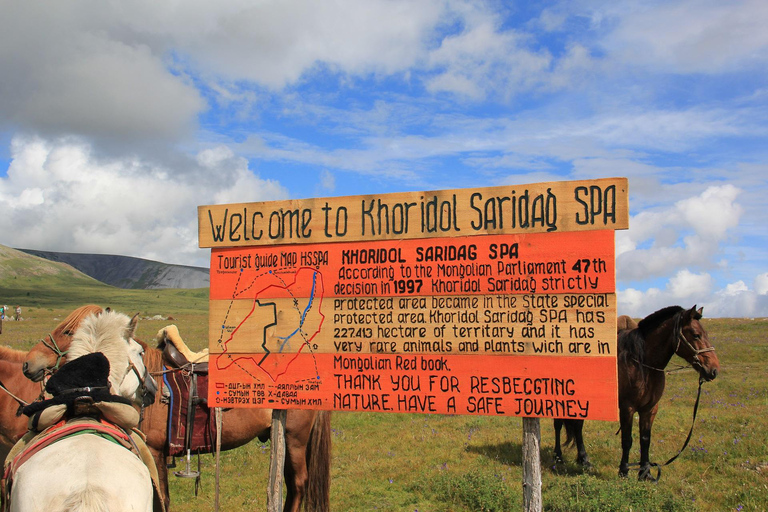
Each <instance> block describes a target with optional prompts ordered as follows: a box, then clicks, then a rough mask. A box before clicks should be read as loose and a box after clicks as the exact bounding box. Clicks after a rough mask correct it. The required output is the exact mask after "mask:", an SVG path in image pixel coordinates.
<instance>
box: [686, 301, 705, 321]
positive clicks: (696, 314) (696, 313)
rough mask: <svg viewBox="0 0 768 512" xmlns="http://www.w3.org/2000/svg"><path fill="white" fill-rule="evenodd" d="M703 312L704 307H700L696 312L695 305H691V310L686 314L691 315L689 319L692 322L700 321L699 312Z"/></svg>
mask: <svg viewBox="0 0 768 512" xmlns="http://www.w3.org/2000/svg"><path fill="white" fill-rule="evenodd" d="M702 311H704V307H703V306H702V307H700V308H699V309H698V311H697V310H696V304H694V305H693V307H692V308H691V309H689V310H688V314H689V315H691V318H692V319H693V320H701V312H702Z"/></svg>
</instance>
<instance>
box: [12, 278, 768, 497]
mask: <svg viewBox="0 0 768 512" xmlns="http://www.w3.org/2000/svg"><path fill="white" fill-rule="evenodd" d="M86 292H87V293H86ZM86 292H83V291H75V290H67V291H65V292H61V291H57V290H49V291H48V293H47V294H45V295H44V296H41V295H39V294H38V293H37V292H35V294H30V295H29V296H28V295H26V291H25V292H23V293H21V294H19V293H14V294H12V293H13V292H12V290H11V289H10V288H6V287H0V302H5V301H7V304H8V305H9V306H11V305H13V306H15V305H16V303H17V302H18V303H20V304H21V306H22V308H23V317H24V318H25V320H24V321H22V322H5V323H4V325H3V333H2V334H1V335H0V343H1V344H4V345H9V346H12V347H15V348H19V349H26V348H29V347H30V346H31V345H33V344H34V343H36V342H37V340H38V339H40V338H41V337H42V336H44V335H45V334H46V333H48V332H49V331H50V330H51V329H53V327H54V326H55V325H57V324H58V323H59V321H60V320H61V319H63V318H64V316H65V315H66V314H67V313H68V312H70V311H71V310H72V309H74V307H76V306H79V305H82V304H86V303H96V304H100V305H103V306H106V305H109V306H112V307H113V308H114V309H117V310H119V311H123V312H125V313H128V314H133V313H136V312H140V313H141V314H142V316H143V317H146V318H149V317H152V316H154V315H161V316H163V317H164V318H167V317H168V316H172V317H173V318H174V320H172V321H169V320H166V319H163V320H149V319H145V320H142V321H141V322H140V323H139V332H138V336H137V337H139V338H140V339H144V340H151V339H152V338H153V337H154V335H155V333H156V332H157V331H158V329H160V328H161V327H164V326H165V325H167V324H168V323H175V324H176V325H178V326H179V329H180V331H181V333H182V336H184V338H185V339H186V340H187V342H188V343H189V344H190V346H192V348H193V349H199V348H202V347H203V346H206V344H207V342H206V338H207V334H206V333H207V290H165V291H152V290H149V291H135V290H131V291H126V290H118V289H114V288H109V287H101V286H96V287H95V288H93V289H91V290H87V291H86ZM704 325H705V326H706V328H707V330H708V332H709V335H710V339H711V340H712V342H713V344H714V345H715V347H716V348H717V354H718V356H719V358H720V361H721V364H722V372H721V374H720V376H718V378H717V379H716V380H715V381H713V382H710V383H707V384H705V385H704V389H703V392H702V399H701V405H700V409H699V416H698V420H697V423H696V426H695V431H694V435H693V438H692V440H691V442H690V444H689V446H688V448H687V449H686V450H685V451H684V452H683V454H682V455H681V456H680V457H679V458H678V459H677V460H676V461H675V462H674V463H673V464H671V465H670V466H667V467H664V468H663V470H662V474H661V480H660V481H659V482H658V483H655V484H654V483H641V482H637V481H636V480H635V479H634V478H629V479H626V480H622V479H620V478H619V477H618V476H617V470H618V461H619V457H620V441H619V436H617V435H615V433H616V431H617V428H618V423H612V422H597V421H595V422H588V423H587V424H586V425H585V436H586V443H587V450H588V451H589V454H590V458H591V460H592V463H593V465H594V467H593V469H592V470H589V471H584V470H582V469H581V468H580V467H578V466H577V465H576V464H575V463H574V462H572V461H573V459H574V458H575V452H574V450H572V449H569V450H567V451H566V453H565V456H566V458H567V459H568V460H569V462H568V463H567V464H566V465H565V466H564V467H555V466H554V463H553V455H552V447H553V442H554V433H553V429H552V422H551V421H548V420H542V421H541V431H542V439H541V446H542V452H541V460H542V468H543V476H542V480H543V502H544V510H547V511H601V510H604V511H619V510H621V511H658V510H666V511H712V512H715V511H716V512H720V511H726V510H767V509H768V378H766V376H767V375H768V340H767V339H766V330H767V329H768V320H766V319H755V320H749V319H706V318H705V319H704ZM673 363H682V361H681V360H679V359H678V358H675V359H673ZM696 384H697V379H696V375H695V374H694V373H693V372H692V371H683V372H679V373H675V374H672V375H670V376H669V378H668V383H667V390H666V393H665V395H664V397H663V399H662V401H661V405H660V412H659V416H658V417H657V419H656V423H655V425H654V429H653V439H652V443H651V459H652V460H653V461H656V462H663V461H665V460H667V459H668V458H669V457H671V456H672V455H674V454H675V453H677V450H678V449H679V448H680V446H681V445H682V443H683V441H684V439H685V436H686V434H687V432H688V429H689V427H690V422H691V413H692V408H693V403H694V399H695V394H696ZM332 426H333V463H332V485H331V505H332V510H334V511H374V510H376V511H419V512H425V511H436V512H437V511H456V512H459V511H467V512H468V511H473V512H474V511H480V510H487V511H492V510H499V511H500V510H522V460H521V457H522V455H521V453H522V449H521V441H522V421H521V420H520V419H519V418H504V417H486V416H443V415H416V414H413V415H410V414H409V415H400V414H385V413H379V414H363V413H334V415H333V422H332ZM635 432H636V426H635ZM638 446H639V442H638V441H637V439H636V440H635V444H634V447H635V448H634V450H633V459H635V460H636V459H637V458H639V455H638V452H637V450H638V448H637V447H638ZM178 462H179V464H180V463H181V461H178ZM201 464H202V471H203V477H202V482H201V488H200V491H199V494H198V496H197V497H195V495H194V484H193V482H192V481H190V480H187V479H180V478H173V477H172V478H171V482H170V484H171V492H172V508H173V509H175V510H184V511H189V512H198V511H209V510H212V509H213V499H214V489H215V485H214V469H215V467H214V459H213V456H212V455H204V456H202V458H201ZM268 465H269V443H266V444H263V443H260V442H259V441H258V440H254V441H252V442H251V443H249V444H248V445H246V446H244V447H242V448H238V449H236V450H232V451H230V452H225V453H223V454H222V463H221V484H220V504H221V509H222V510H265V509H266V485H267V480H268ZM172 471H173V470H172Z"/></svg>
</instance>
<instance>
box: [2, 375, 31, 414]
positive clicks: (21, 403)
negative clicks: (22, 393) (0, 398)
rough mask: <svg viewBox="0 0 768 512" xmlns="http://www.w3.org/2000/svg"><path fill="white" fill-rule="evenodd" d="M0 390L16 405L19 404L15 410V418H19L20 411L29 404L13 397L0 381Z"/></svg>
mask: <svg viewBox="0 0 768 512" xmlns="http://www.w3.org/2000/svg"><path fill="white" fill-rule="evenodd" d="M0 389H2V390H3V391H5V392H6V393H8V396H10V397H11V398H13V399H14V400H16V403H18V404H19V408H18V409H17V410H16V416H21V410H22V409H23V408H24V407H26V406H28V405H29V403H28V402H25V401H24V400H22V399H21V398H19V397H17V396H16V395H14V394H13V393H11V390H10V389H8V388H7V387H5V384H3V381H2V380H0Z"/></svg>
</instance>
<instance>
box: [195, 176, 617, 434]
mask: <svg viewBox="0 0 768 512" xmlns="http://www.w3.org/2000/svg"><path fill="white" fill-rule="evenodd" d="M198 213H199V229H200V245H201V246H202V247H211V248H212V250H211V291H210V294H211V296H210V315H209V336H210V339H209V349H210V352H211V363H210V379H211V392H210V394H209V402H210V403H211V406H213V407H233V406H243V407H266V408H305V409H306V408H314V409H333V410H350V411H386V412H424V413H446V414H492V415H517V416H528V417H561V418H584V419H587V418H588V419H603V420H616V419H617V417H616V414H617V383H616V295H615V253H614V230H615V229H626V227H627V224H628V208H627V182H626V179H623V178H612V179H606V180H594V181H585V182H557V183H545V184H535V185H526V186H516V187H495V188H483V189H466V190H464V189H462V190H449V191H438V192H424V193H407V194H387V195H381V196H351V197H340V198H327V199H310V200H303V201H278V202H266V203H248V204H238V205H216V206H201V207H199V209H198Z"/></svg>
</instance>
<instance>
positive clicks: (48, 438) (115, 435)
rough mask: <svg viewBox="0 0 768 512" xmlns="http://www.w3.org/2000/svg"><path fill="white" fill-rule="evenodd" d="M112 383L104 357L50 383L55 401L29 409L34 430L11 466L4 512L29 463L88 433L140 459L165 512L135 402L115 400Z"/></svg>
mask: <svg viewBox="0 0 768 512" xmlns="http://www.w3.org/2000/svg"><path fill="white" fill-rule="evenodd" d="M108 378H109V363H108V361H107V360H106V358H105V357H104V355H103V354H101V353H98V352H97V353H94V354H88V355H85V356H82V357H80V358H78V359H75V360H74V361H71V362H70V363H68V364H65V365H64V366H62V367H61V369H60V370H59V371H58V372H57V373H55V374H54V375H53V376H52V377H51V378H50V379H49V380H48V382H47V383H46V386H45V390H46V391H47V392H48V393H50V394H51V395H52V398H50V399H47V400H42V401H38V402H33V403H31V404H29V405H28V406H26V407H24V409H23V412H24V414H25V415H27V416H28V417H29V422H28V428H29V430H28V431H27V433H26V434H25V435H24V436H23V437H22V438H21V439H20V440H19V441H18V442H17V443H16V444H15V445H14V446H13V448H11V451H10V453H9V454H8V457H7V458H6V460H5V464H4V467H3V475H2V482H1V487H2V492H1V493H0V494H1V496H2V502H3V510H5V508H7V506H8V503H9V502H8V497H9V496H10V489H11V485H12V482H13V476H14V474H15V473H16V471H17V470H18V468H19V467H20V466H21V465H22V464H24V462H26V461H27V460H28V459H29V458H30V457H31V456H32V455H34V454H35V453H37V452H39V451H40V450H42V449H43V448H45V447H47V446H50V445H51V444H53V443H55V442H57V441H60V440H62V439H65V438H67V437H69V436H72V435H76V434H78V433H81V432H88V433H94V434H97V435H102V436H107V437H109V438H110V439H112V440H114V441H115V442H116V443H118V444H120V445H122V446H123V447H124V448H126V449H128V450H130V451H131V452H133V453H134V454H135V455H136V456H137V457H139V459H140V460H141V461H142V462H143V463H144V465H145V466H147V469H148V470H149V473H150V476H151V479H152V487H153V490H154V493H153V494H154V498H153V502H154V505H153V509H154V510H155V511H156V512H164V511H165V505H164V503H163V500H162V499H161V498H160V486H159V478H158V473H157V467H156V466H155V462H154V458H153V457H152V454H151V452H150V451H149V448H148V447H147V444H146V440H145V437H144V434H142V433H141V431H139V430H138V428H137V426H138V423H139V419H140V415H139V412H138V411H137V410H136V409H135V408H134V407H133V406H132V405H131V404H130V401H128V400H126V399H124V398H123V397H121V396H117V395H112V394H110V392H109V384H108Z"/></svg>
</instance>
